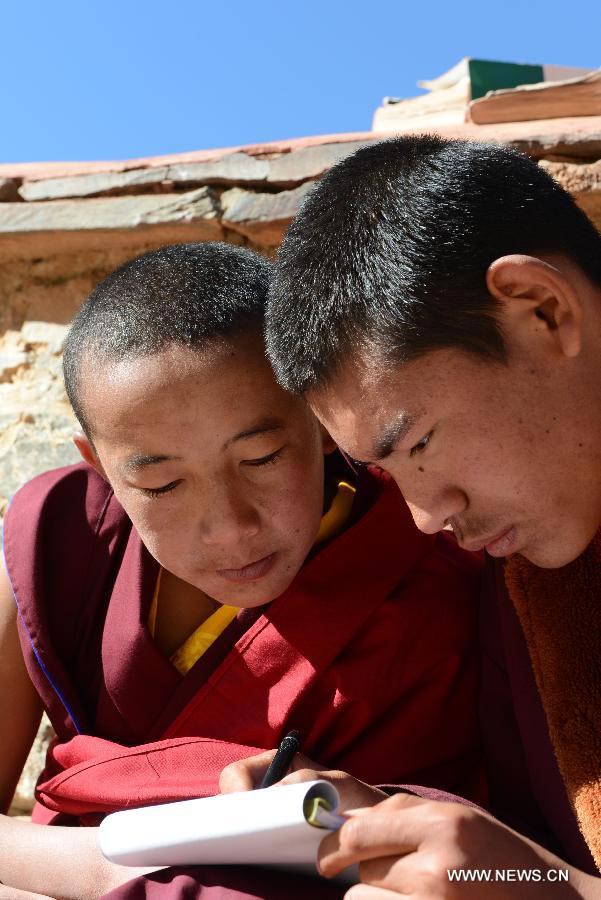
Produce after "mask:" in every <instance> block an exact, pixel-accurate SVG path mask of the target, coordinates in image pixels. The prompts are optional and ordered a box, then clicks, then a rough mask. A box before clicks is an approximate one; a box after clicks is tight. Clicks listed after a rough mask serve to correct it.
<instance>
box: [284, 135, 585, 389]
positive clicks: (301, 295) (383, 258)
mask: <svg viewBox="0 0 601 900" xmlns="http://www.w3.org/2000/svg"><path fill="white" fill-rule="evenodd" d="M508 254H527V255H532V256H537V257H540V256H544V255H550V254H564V255H565V256H567V257H569V258H570V259H571V260H572V261H573V262H574V263H576V264H577V265H578V266H580V268H581V269H582V271H583V272H584V273H585V274H586V275H587V276H588V277H589V278H590V279H591V280H592V281H593V282H594V283H596V284H601V237H600V236H599V234H598V233H597V231H596V230H595V228H594V226H593V224H592V223H591V222H590V221H589V219H588V218H587V217H586V215H585V214H584V212H582V210H581V209H579V207H578V206H577V205H576V203H575V202H574V200H573V199H572V197H571V196H570V195H569V194H568V193H567V192H566V191H564V190H563V189H562V188H561V187H560V185H559V184H557V182H556V181H554V180H553V178H551V176H550V175H549V174H548V173H547V172H545V171H544V169H542V168H541V167H540V166H539V165H537V163H536V162H534V161H533V160H531V159H529V158H528V157H527V156H525V155H524V154H522V153H519V152H517V151H516V150H513V149H510V148H508V147H503V146H499V145H493V144H483V143H476V142H468V141H462V140H445V139H443V138H441V137H437V136H427V135H425V136H423V135H422V136H410V137H402V138H397V139H394V140H389V141H384V142H381V143H377V144H372V145H370V146H368V147H364V148H362V149H360V150H359V151H357V152H356V153H354V154H353V155H352V156H349V157H347V158H346V159H344V160H342V161H341V162H340V163H338V164H337V165H336V166H334V167H333V168H332V169H331V170H330V171H329V172H328V173H327V174H326V175H325V176H324V177H323V178H322V179H321V181H320V182H319V183H318V184H317V185H316V187H315V188H314V189H313V191H312V192H311V193H310V194H309V195H308V197H307V199H306V201H305V203H304V205H303V207H302V209H301V211H300V212H299V214H298V215H297V217H296V218H295V219H294V221H293V222H292V224H291V226H290V228H289V230H288V232H287V235H286V237H285V239H284V241H283V244H282V246H281V248H280V252H279V254H278V257H277V260H276V269H275V273H274V277H273V279H272V282H271V288H270V299H269V303H268V309H267V319H266V323H267V324H266V339H267V348H268V354H269V357H270V360H271V363H272V365H273V368H274V371H275V374H276V378H277V380H278V381H279V383H280V384H281V385H282V387H284V388H286V389H288V390H290V391H293V392H296V393H303V392H305V391H308V390H310V389H313V388H320V387H323V386H325V385H326V384H327V383H328V382H329V381H331V380H332V379H333V378H334V376H335V375H336V373H337V372H338V371H339V369H340V368H341V367H342V366H343V365H344V364H346V363H347V362H349V361H352V360H353V359H357V358H363V359H370V360H371V361H372V362H375V363H377V364H379V363H381V364H383V365H398V364H402V363H403V362H407V361H410V360H412V359H415V358H417V357H419V356H421V355H423V354H425V353H428V352H430V351H433V350H438V349H442V348H454V349H460V350H462V351H465V352H467V353H472V354H476V355H478V356H480V357H483V358H486V359H488V360H491V361H492V360H494V361H498V362H501V363H502V362H503V361H505V359H506V346H505V342H504V337H503V333H502V330H501V327H500V324H499V319H498V309H499V307H498V304H497V303H496V301H495V299H494V298H493V297H492V295H491V294H490V293H489V291H488V289H487V286H486V274H487V270H488V268H489V266H490V265H491V263H492V262H493V261H494V260H495V259H498V258H500V257H502V256H506V255H508Z"/></svg>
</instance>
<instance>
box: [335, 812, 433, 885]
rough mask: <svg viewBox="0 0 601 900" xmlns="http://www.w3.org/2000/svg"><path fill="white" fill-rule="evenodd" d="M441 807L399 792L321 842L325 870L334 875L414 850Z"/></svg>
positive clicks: (353, 819) (352, 819)
mask: <svg viewBox="0 0 601 900" xmlns="http://www.w3.org/2000/svg"><path fill="white" fill-rule="evenodd" d="M437 806H439V804H433V803H430V802H429V801H427V800H422V799H421V797H413V796H410V795H408V794H398V795H395V796H394V797H389V798H388V799H387V800H384V801H383V802H382V803H378V805H377V806H374V807H373V808H372V809H370V810H369V811H367V812H364V813H362V814H361V815H360V816H354V817H352V818H350V819H349V820H348V821H347V822H346V823H345V824H344V825H343V826H342V828H340V829H339V830H338V831H336V832H333V833H332V834H329V835H328V836H327V837H326V838H325V839H324V840H323V841H322V842H321V845H320V847H319V853H318V866H319V869H320V871H321V873H322V874H323V875H326V876H327V877H331V876H333V875H336V874H337V873H338V872H340V871H341V870H342V869H345V868H346V867H347V866H350V865H353V864H354V863H360V862H362V861H363V860H367V859H376V858H378V857H385V856H395V857H398V856H403V855H405V854H407V853H411V852H412V851H414V850H416V849H417V847H418V846H419V844H420V843H421V841H422V840H423V839H424V837H425V835H426V833H427V831H428V824H429V821H430V819H431V818H432V816H433V815H434V814H435V811H436V807H437Z"/></svg>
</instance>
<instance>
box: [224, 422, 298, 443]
mask: <svg viewBox="0 0 601 900" xmlns="http://www.w3.org/2000/svg"><path fill="white" fill-rule="evenodd" d="M284 427H285V426H284V423H283V422H281V421H280V420H279V419H262V420H261V421H259V422H257V423H256V424H255V425H251V427H250V428H245V429H244V431H239V432H238V434H235V435H234V436H233V437H231V438H228V440H227V441H226V442H225V444H224V445H223V449H224V450H227V448H228V447H229V446H230V445H231V444H235V443H237V441H244V440H247V439H248V438H251V437H255V436H256V435H258V434H269V432H271V431H283V430H284Z"/></svg>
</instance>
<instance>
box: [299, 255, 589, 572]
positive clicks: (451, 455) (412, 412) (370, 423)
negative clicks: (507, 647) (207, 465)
mask: <svg viewBox="0 0 601 900" xmlns="http://www.w3.org/2000/svg"><path fill="white" fill-rule="evenodd" d="M513 262H514V263H515V267H514V268H513V269H511V267H510V269H509V271H508V270H502V271H501V275H502V277H501V278H500V281H499V283H493V282H491V283H490V287H491V290H493V291H495V290H496V292H497V293H496V294H495V295H496V296H498V299H499V303H500V304H502V308H501V310H500V317H501V325H502V328H503V331H504V333H505V337H506V344H507V351H508V358H507V361H506V362H505V363H497V362H493V361H490V360H484V359H481V358H478V357H476V356H474V355H470V354H467V353H465V352H462V351H459V350H456V349H444V350H437V351H433V352H429V353H426V354H425V355H423V356H421V357H420V358H418V359H416V360H414V361H411V362H408V363H405V364H402V365H393V366H388V367H386V366H384V365H381V364H375V363H374V359H373V357H372V358H371V359H370V358H369V355H368V354H366V353H363V355H361V354H359V355H358V356H357V357H356V358H355V359H354V360H353V362H352V364H351V363H350V362H349V363H347V364H346V365H344V366H343V367H342V368H341V370H340V372H339V374H338V375H337V377H335V378H334V380H333V381H332V382H331V383H330V385H329V386H328V387H327V388H323V389H321V390H313V391H312V392H309V395H308V399H309V402H310V404H311V405H312V407H313V409H314V411H315V412H316V413H317V415H318V416H319V418H320V419H321V421H322V422H323V423H324V425H325V426H326V428H327V429H328V431H329V432H330V434H331V435H332V437H333V438H334V439H335V440H336V441H337V443H338V444H339V445H340V446H341V447H342V448H343V449H344V450H346V451H348V452H349V453H350V454H351V455H352V456H353V457H355V458H356V459H359V460H364V461H368V462H372V463H375V464H377V465H379V466H382V467H383V468H385V469H387V470H388V471H389V472H390V473H391V474H392V476H393V477H394V478H395V480H396V482H397V483H398V485H399V487H400V489H401V491H402V492H403V494H404V496H405V498H406V500H407V502H408V504H409V506H410V508H411V510H412V513H413V517H414V519H415V522H416V524H417V526H418V527H419V528H420V529H421V530H422V531H425V532H428V533H432V532H436V531H438V530H439V529H442V528H444V527H445V526H446V527H448V526H451V527H452V528H453V530H454V532H455V534H456V536H457V538H458V540H459V543H460V544H461V545H462V546H463V547H465V548H467V549H470V550H479V549H481V548H486V550H487V551H488V553H489V554H490V555H492V556H497V557H501V556H509V555H511V554H514V553H520V554H523V555H524V556H525V557H527V558H528V559H529V560H531V561H532V562H533V563H534V564H536V565H539V566H542V567H551V568H554V567H559V566H562V565H564V564H566V563H568V562H569V561H571V560H573V559H574V558H576V557H577V556H578V555H579V554H580V553H581V552H582V551H583V550H584V548H585V547H586V545H587V544H588V543H589V542H590V540H591V539H592V537H593V535H594V534H595V532H596V531H597V529H598V528H599V527H600V525H601V378H600V368H601V365H600V364H601V325H600V318H601V297H600V296H598V295H596V296H591V291H589V296H588V300H590V303H587V302H583V303H581V304H580V306H579V307H578V304H576V305H575V304H574V302H573V301H574V298H575V299H576V300H578V299H580V300H582V297H583V295H584V294H586V290H587V285H586V284H582V283H581V282H579V281H578V278H576V284H575V285H574V282H573V280H572V281H571V280H570V278H567V279H566V272H565V271H561V270H559V272H558V270H556V269H554V270H553V271H548V269H553V267H550V266H549V267H547V269H545V266H544V264H542V263H541V264H540V266H538V269H537V265H538V263H537V264H536V265H531V266H530V268H528V266H525V267H524V268H522V269H520V266H519V264H518V263H519V260H518V261H517V262H516V261H515V260H513ZM541 267H542V268H541ZM539 270H540V271H539ZM497 274H498V273H497ZM568 274H569V275H571V274H573V273H571V272H568ZM581 281H582V279H581ZM499 284H500V287H499ZM533 285H534V286H533ZM589 288H590V285H589ZM562 290H563V291H564V294H563V295H562V294H561V291H562ZM594 293H595V292H594V291H593V292H592V294H594ZM566 294H567V295H568V299H567V300H566Z"/></svg>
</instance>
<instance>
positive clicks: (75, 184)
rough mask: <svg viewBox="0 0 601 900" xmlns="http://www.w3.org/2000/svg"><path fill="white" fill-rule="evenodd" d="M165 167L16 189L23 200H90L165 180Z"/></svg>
mask: <svg viewBox="0 0 601 900" xmlns="http://www.w3.org/2000/svg"><path fill="white" fill-rule="evenodd" d="M166 175H167V167H166V166H160V167H157V168H153V169H151V168H148V169H130V170H129V171H128V172H95V173H92V174H90V175H73V176H71V177H68V178H45V179H44V180H43V181H24V182H23V184H22V185H21V187H20V188H19V194H20V195H21V197H22V198H23V200H27V201H36V200H60V199H65V198H67V197H93V196H94V195H95V194H106V193H109V192H110V191H117V190H126V189H132V188H137V187H142V186H147V185H151V184H157V183H160V182H161V181H165V180H166Z"/></svg>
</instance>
